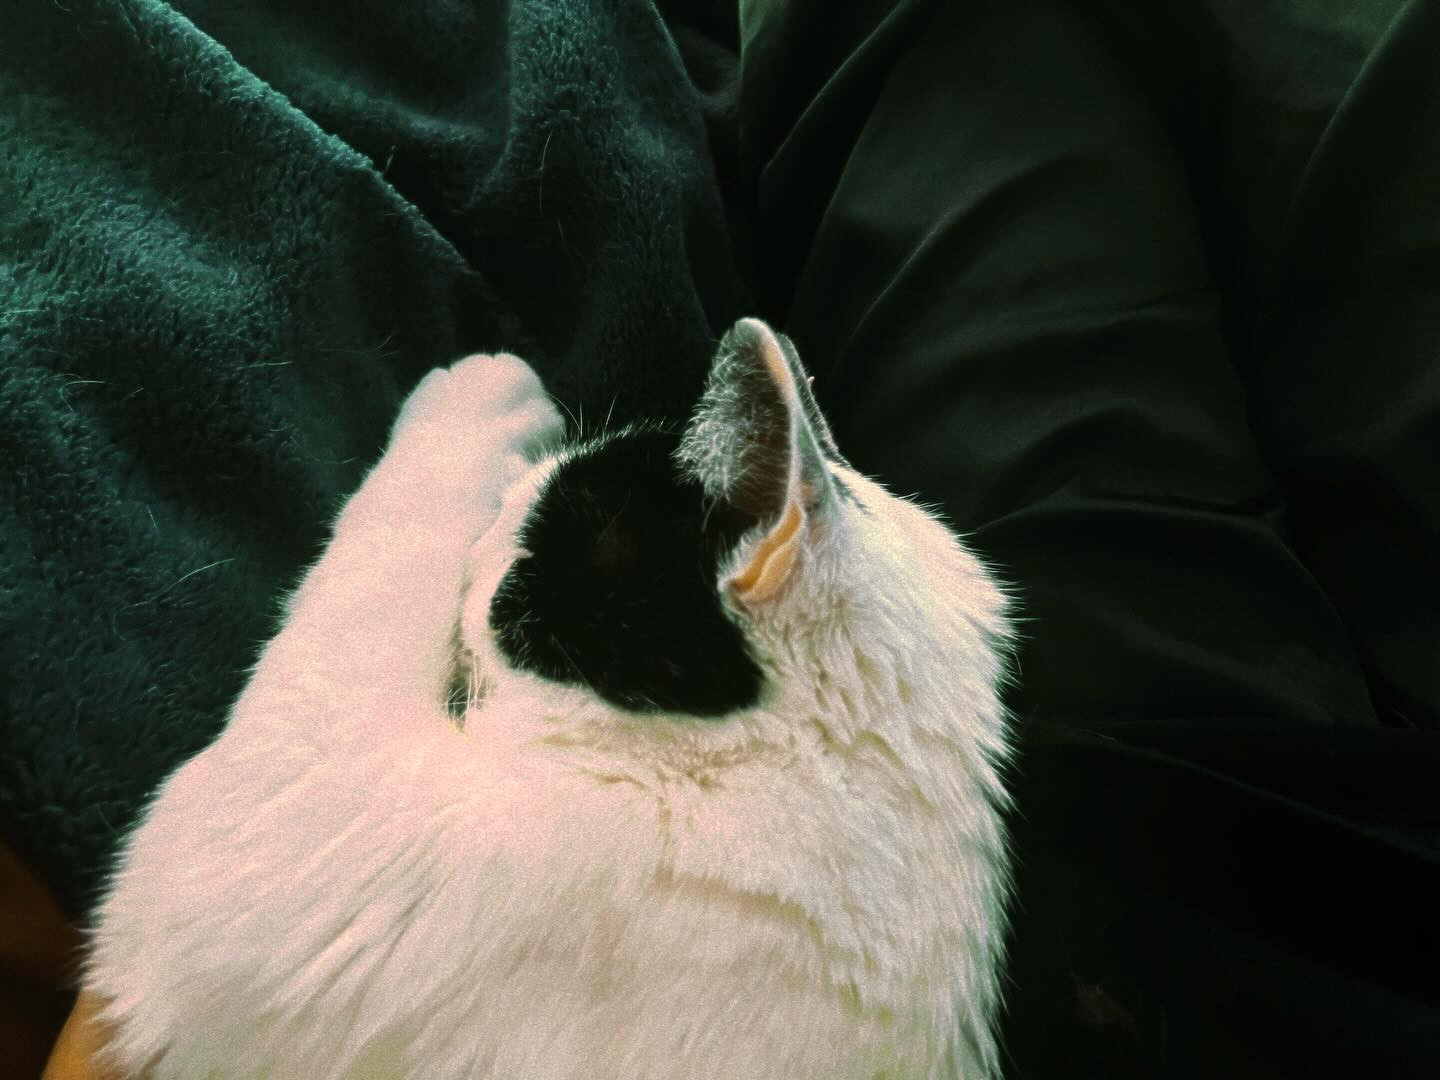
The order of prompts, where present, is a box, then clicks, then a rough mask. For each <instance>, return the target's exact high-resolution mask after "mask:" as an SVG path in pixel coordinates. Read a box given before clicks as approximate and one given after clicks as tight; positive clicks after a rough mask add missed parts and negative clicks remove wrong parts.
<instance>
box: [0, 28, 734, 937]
mask: <svg viewBox="0 0 1440 1080" xmlns="http://www.w3.org/2000/svg"><path fill="white" fill-rule="evenodd" d="M337 133H343V134H337ZM0 147H3V153H0V356H3V363H4V368H3V375H0V417H3V420H0V456H3V460H4V463H5V465H4V469H3V471H0V506H3V510H0V514H4V515H5V516H4V527H3V529H0V544H3V547H0V564H3V566H4V577H3V586H0V618H3V622H0V656H3V660H0V664H3V669H4V671H5V673H6V685H5V688H4V691H3V693H4V704H3V706H0V715H3V724H4V728H3V745H4V765H3V767H0V813H3V815H4V820H5V828H6V835H7V837H8V838H9V839H10V841H11V842H12V843H14V844H16V845H17V846H18V847H19V848H20V849H21V850H22V851H23V853H24V854H25V855H26V856H27V857H28V858H29V859H30V860H31V861H32V862H33V864H34V865H35V866H36V867H37V868H38V869H39V870H40V871H41V872H42V874H43V876H44V877H46V878H47V879H48V880H49V882H50V883H51V884H52V885H53V886H54V887H55V888H56V890H57V892H58V893H59V895H60V897H61V899H62V901H63V902H64V904H65V906H66V907H67V909H68V910H69V911H71V912H72V913H74V914H76V915H83V914H84V912H85V910H86V907H87V905H88V904H89V902H90V901H91V899H92V898H93V896H94V890H95V887H96V885H97V882H98V880H99V878H100V875H101V874H102V873H103V870H104V868H105V867H106V865H107V864H108V861H109V859H110V857H111V855H112V852H113V850H114V848H115V845H116V843H117V839H118V837H119V835H120V834H121V833H122V832H123V831H124V830H125V829H127V828H128V827H129V825H130V823H131V822H132V821H133V819H134V816H135V814H136V812H137V811H138V808H139V807H140V806H141V805H142V804H143V801H144V799H145V798H146V796H147V795H148V793H149V792H150V791H151V789H152V788H153V786H154V785H155V784H156V783H157V782H158V781H159V780H160V779H161V778H162V777H163V776H164V775H165V774H166V773H168V772H169V770H170V769H172V768H173V767H174V765H175V764H176V763H177V761H178V760H180V759H181V758H182V757H184V756H186V755H188V754H190V753H192V752H194V751H195V750H197V749H199V748H200V747H202V746H204V745H205V744H206V742H207V741H208V740H209V739H210V738H211V737H212V736H213V735H214V734H215V732H216V731H217V730H218V727H219V725H220V724H221V722H222V721H223V719H224V716H225V713H226V710H227V707H228V704H229V703H230V701H231V700H233V698H234V696H235V695H236V693H237V692H238V690H239V689H240V687H241V685H242V683H243V678H244V669H245V668H246V667H247V666H248V665H249V664H250V663H251V662H252V661H253V658H254V656H255V652H256V648H257V645H258V644H259V643H260V642H261V641H262V640H264V639H265V638H267V637H268V636H269V634H270V633H271V632H272V629H273V627H274V626H275V617H276V611H277V609H276V598H277V597H278V596H279V595H280V594H281V593H282V591H283V590H285V589H286V588H287V587H288V586H290V585H292V584H293V582H294V580H295V577H296V574H297V572H298V570H299V569H300V568H301V567H302V566H303V565H304V564H305V563H306V561H307V560H309V559H311V558H312V557H313V556H315V555H316V554H317V553H318V551H319V549H320V547H321V546H322V544H323V541H324V536H325V530H326V527H327V525H328V521H329V519H330V517H331V515H332V514H333V513H334V511H335V510H336V508H337V506H338V505H339V504H340V502H341V501H342V500H343V497H344V496H345V495H346V494H347V493H348V492H349V491H350V490H352V489H353V488H354V486H355V485H356V484H357V483H358V480H359V478H360V477H361V476H362V475H363V473H364V471H365V470H366V468H367V466H368V465H369V464H371V463H372V462H373V460H374V459H375V458H376V457H377V456H378V454H379V452H380V449H381V447H382V444H383V440H384V438H385V435H386V433H387V431H388V427H389V424H390V422H391V421H392V419H393V417H394V414H395V412H396V409H397V407H398V405H399V402H400V401H401V399H402V398H403V396H404V395H405V393H406V392H407V390H408V389H409V387H410V386H411V385H412V384H413V383H414V382H415V381H416V380H417V379H418V378H419V377H420V375H421V374H423V373H424V372H425V371H427V370H428V369H430V368H431V367H433V366H435V365H438V364H444V363H448V362H450V361H451V360H454V359H456V358H458V357H460V356H462V355H464V354H466V353H468V352H475V351H499V350H509V351H513V352H516V353H519V354H521V355H523V356H525V357H526V358H528V359H530V360H531V361H532V362H533V363H535V364H536V365H537V367H539V368H540V370H541V371H542V373H543V374H544V375H545V377H546V379H547V381H548V383H549V385H550V386H551V387H552V388H553V389H554V391H555V392H556V393H557V394H558V396H560V397H561V398H562V400H564V401H566V402H567V404H568V405H569V407H570V408H572V410H574V411H576V412H577V413H578V412H579V411H580V410H581V409H584V410H585V411H586V412H587V413H589V414H590V415H591V417H592V418H595V417H598V416H601V415H604V413H605V411H606V410H608V409H609V408H610V407H611V405H612V404H613V406H614V412H613V422H615V423H619V422H623V421H624V420H626V419H628V418H631V417H632V416H633V415H635V413H636V412H637V410H641V409H642V408H643V411H644V412H645V413H646V414H647V415H651V414H655V413H657V412H660V413H663V412H665V411H666V410H667V409H671V408H672V407H675V408H684V406H685V405H686V404H688V402H689V401H690V400H692V399H693V397H694V395H695V393H697V392H698V387H699V380H700V378H701V377H702V375H703V371H704V367H703V364H704V362H705V361H706V360H707V359H708V357H709V355H710V349H711V345H712V341H713V339H712V334H711V327H712V325H716V324H717V323H723V322H725V321H727V320H729V319H732V318H734V317H736V316H738V315H739V314H742V313H743V308H744V305H743V304H742V303H741V302H740V300H739V298H738V293H737V291H736V288H735V286H734V285H733V274H731V273H730V272H729V267H730V262H731V260H730V256H729V251H728V240H727V239H726V234H725V230H724V217H723V211H722V208H721V204H720V199H719V194H718V185H717V183H716V180H715V177H714V169H713V166H712V164H711V159H710V155H709V152H708V148H707V144H706V133H705V128H704V120H703V115H702V109H701V98H700V93H699V91H698V90H697V89H696V88H695V87H694V85H693V84H692V82H691V80H690V79H689V77H688V76H687V75H686V72H685V69H684V66H683V64H682V60H681V57H680V55H679V53H678V51H677V48H676V46H675V44H674V40H673V38H672V36H671V34H670V32H669V31H667V30H666V28H665V27H664V26H663V25H662V23H661V21H660V18H659V16H658V14H657V13H656V12H655V11H654V10H652V9H647V8H645V7H642V6H633V7H630V6H626V5H616V6H615V8H614V10H613V11H608V10H606V8H605V5H591V4H587V3H583V2H571V0H535V2H517V3H513V4H508V5H493V6H492V5H480V6H471V5H465V4H441V5H435V4H429V5H412V4H395V3H389V2H381V0H373V2H363V3H357V2H352V0H344V2H343V3H340V2H337V3H335V4H332V5H324V4H312V5H296V4H292V3H290V2H289V0H276V2H274V3H270V4H251V5H236V4H231V3H228V2H214V3H210V2H204V0H196V2H193V3H176V4H165V3H160V2H158V0H156V2H150V0H135V2H130V0H125V2H94V0H73V2H72V0H66V2H64V3H52V2H50V0H41V2H37V3H23V4H19V5H9V6H7V8H6V11H5V14H4V15H3V16H0ZM702 285H703V286H704V287H703V290H702V288H701V286H702ZM707 305H708V308H707ZM640 388H643V393H640V392H639V390H640ZM677 403H678V404H677Z"/></svg>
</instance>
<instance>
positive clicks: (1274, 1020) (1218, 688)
mask: <svg viewBox="0 0 1440 1080" xmlns="http://www.w3.org/2000/svg"><path fill="white" fill-rule="evenodd" d="M840 8H843V9H844V10H843V12H842V11H840V10H838V9H840ZM741 9H742V11H741V31H740V35H741V40H740V55H741V76H742V77H741V81H740V86H739V110H738V136H739V137H738V143H737V145H738V150H737V154H736V158H735V169H734V177H735V189H736V192H737V198H738V200H739V203H740V204H741V205H742V206H743V208H744V211H743V213H742V214H741V215H740V216H741V217H742V218H743V222H742V224H743V226H745V227H748V230H749V231H748V235H747V239H748V251H749V253H750V260H751V261H750V264H749V266H748V272H749V275H750V279H751V280H752V281H753V282H754V283H755V288H756V291H757V295H758V297H759V298H760V304H761V308H762V311H763V313H764V314H766V315H768V316H770V317H771V318H773V319H775V320H776V321H777V322H778V323H779V324H781V325H783V326H784V327H785V328H786V329H787V331H788V332H789V333H790V334H791V335H792V336H793V337H794V339H795V340H796V342H797V344H798V346H799V348H800V350H801V352H802V354H803V355H805V357H806V359H807V362H808V363H809V364H810V366H811V368H812V370H815V371H817V372H818V378H817V382H816V390H817V392H818V393H819V395H820V397H821V399H822V403H823V404H824V405H825V406H826V407H827V409H828V411H829V412H830V413H831V415H832V416H833V417H834V419H835V421H836V428H837V437H838V439H839V441H840V443H841V445H842V446H844V447H845V448H846V450H847V452H848V453H849V454H850V455H851V456H852V458H853V460H854V461H855V463H856V465H857V467H859V468H861V469H862V470H865V471H869V472H872V473H875V474H878V475H879V476H881V477H882V478H883V479H884V480H885V481H886V482H888V483H889V484H890V485H891V486H892V487H893V488H895V489H897V490H899V491H901V492H910V491H920V492H923V494H924V496H925V497H926V498H930V499H936V500H939V501H941V502H942V503H943V505H944V507H945V509H946V511H947V512H948V513H949V515H950V517H951V519H952V520H953V522H954V523H955V524H956V525H957V526H958V527H959V528H960V529H961V530H962V531H964V532H966V533H968V534H969V535H970V538H971V542H972V544H973V545H974V546H975V547H976V548H978V549H979V550H980V551H981V552H982V553H983V554H984V555H986V556H988V557H989V558H991V559H992V560H993V561H994V562H995V564H996V565H997V567H998V568H999V569H1000V571H1001V573H1002V576H1006V577H1008V578H1010V579H1012V580H1013V581H1015V582H1016V583H1018V585H1019V586H1020V592H1021V595H1022V596H1023V598H1024V599H1023V609H1022V614H1023V616H1024V618H1025V621H1024V622H1023V624H1022V637H1023V642H1022V646H1021V649H1020V653H1019V657H1018V674H1019V676H1020V679H1019V682H1018V684H1017V686H1016V688H1015V690H1014V692H1013V694H1012V700H1011V704H1012V705H1013V706H1014V708H1015V710H1016V712H1017V716H1018V718H1019V721H1020V729H1021V733H1022V736H1021V737H1022V749H1023V753H1022V758H1021V765H1020V768H1019V770H1018V774H1017V778H1016V782H1017V790H1018V792H1019V795H1020V803H1019V813H1018V815H1017V819H1016V823H1015V827H1016V832H1017V844H1018V849H1019V853H1020V858H1021V868H1020V878H1019V880H1020V891H1019V902H1018V908H1017V924H1016V934H1015V939H1014V947H1013V964H1012V967H1013V978H1014V987H1013V990H1012V993H1011V995H1010V999H1011V1010H1010V1017H1009V1030H1008V1032H1007V1039H1008V1047H1009V1054H1010V1059H1011V1075H1013V1076H1017V1077H1018V1076H1025V1077H1077V1076H1097V1077H1118V1076H1146V1077H1149V1076H1166V1077H1182V1076H1183V1077H1197V1078H1200V1077H1205V1078H1209V1077H1222V1076H1223V1077H1240V1076H1244V1077H1251V1076H1254V1077H1282V1076H1284V1077H1288V1076H1296V1077H1300V1076H1305V1077H1311V1076H1355V1077H1359V1076H1386V1077H1390V1076H1395V1077H1400V1076H1423V1075H1434V1074H1435V1070H1436V1069H1437V1068H1440V978H1437V977H1436V975H1435V973H1434V966H1435V965H1434V957H1435V956H1437V955H1440V935H1437V932H1436V929H1435V918H1436V911H1437V910H1440V907H1437V901H1440V860H1437V853H1440V843H1437V842H1436V836H1437V835H1440V833H1437V826H1440V796H1436V795H1435V794H1433V793H1432V792H1433V790H1434V785H1435V783H1436V777H1437V767H1440V664H1437V663H1436V660H1437V659H1440V572H1437V565H1440V564H1437V557H1436V553H1437V550H1440V64H1437V63H1436V62H1435V59H1434V58H1435V56H1436V55H1440V54H1437V52H1436V49H1437V48H1440V6H1437V5H1435V4H1431V3H1424V2H1419V3H1409V4H1399V3H1394V4H1390V5H1385V4H1379V5H1373V6H1371V7H1370V8H1369V10H1368V11H1366V12H1363V13H1362V12H1357V11H1356V10H1354V9H1353V6H1350V7H1347V6H1345V5H1338V4H1331V3H1324V4H1315V3H1308V2H1305V3H1301V2H1295V3H1274V4H1265V5H1242V4H1235V3H1227V2H1222V0H1195V2H1191V3H1186V4H1182V5H1153V4H1152V5H1146V4H1125V3H1121V2H1118V0H1112V2H1109V3H1101V4H1071V3H1065V2H1053V3H1052V2H1045V0H1035V2H1031V0H1007V2H1005V3H999V2H995V3H986V2H979V3H951V2H933V3H927V2H915V3H900V4H897V5H893V6H892V5H889V4H880V3H874V4H846V5H832V4H830V3H828V0H824V2H822V0H814V2H802V0H796V2H792V3H788V4H761V3H756V4H753V5H746V4H742V5H741ZM1382 9H1384V10H1382Z"/></svg>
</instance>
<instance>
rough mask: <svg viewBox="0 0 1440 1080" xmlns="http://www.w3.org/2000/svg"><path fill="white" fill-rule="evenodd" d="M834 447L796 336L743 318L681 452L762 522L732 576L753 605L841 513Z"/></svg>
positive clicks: (711, 493)
mask: <svg viewBox="0 0 1440 1080" xmlns="http://www.w3.org/2000/svg"><path fill="white" fill-rule="evenodd" d="M827 456H829V457H831V458H833V459H835V460H841V459H840V457H839V454H838V452H836V450H835V443H834V440H833V439H832V438H831V436H830V430H829V428H828V427H826V425H825V420H824V418H823V417H822V416H821V415H820V410H819V408H818V406H817V405H816V404H815V399H814V398H813V397H812V396H811V394H810V388H809V381H808V379H807V378H806V375H805V370H804V368H803V367H801V366H800V359H799V357H798V356H797V355H796V354H795V349H794V346H793V345H791V344H790V342H789V340H788V339H786V338H784V337H782V336H781V335H779V334H776V333H775V331H773V330H771V329H770V327H769V326H767V325H766V324H765V323H763V322H761V321H760V320H759V319H742V320H740V321H739V322H738V323H736V324H735V325H734V326H733V327H732V328H731V329H730V330H729V331H728V332H727V333H726V334H725V336H724V338H722V339H721V341H720V347H719V350H718V351H717V353H716V355H715V359H714V361H712V363H711V366H710V375H709V379H708V381H707V382H706V386H705V393H704V395H703V396H702V397H701V399H700V406H699V408H698V409H697V410H696V413H695V416H694V418H693V419H692V420H691V422H690V425H689V427H688V428H687V429H686V432H685V436H684V438H683V439H682V440H681V444H680V455H679V460H680V464H681V467H682V468H684V469H686V470H687V471H688V472H690V473H691V475H693V476H695V477H696V478H697V479H698V480H699V481H700V483H701V484H702V485H703V486H704V488H705V493H706V495H707V497H709V498H711V499H714V500H715V501H716V502H718V503H723V504H724V505H725V506H728V507H730V508H731V509H733V510H735V511H736V512H738V513H739V514H740V515H742V517H743V518H744V519H746V520H748V521H749V522H750V524H751V525H752V527H753V526H754V525H760V526H763V532H762V533H761V536H760V539H759V540H758V542H756V543H755V544H753V545H752V546H751V548H750V549H749V550H748V551H747V552H746V558H745V561H744V563H743V564H742V566H741V567H740V569H739V570H738V571H736V573H735V574H734V575H732V577H731V578H730V580H729V582H728V583H727V584H728V587H729V589H730V590H731V593H732V595H734V597H735V598H736V599H737V600H738V601H740V602H741V603H742V604H745V605H746V606H747V607H754V606H757V605H759V604H763V603H764V602H765V601H767V600H769V599H770V598H771V597H773V596H774V595H776V594H777V593H778V592H779V590H780V589H781V587H782V586H783V585H784V584H785V583H786V582H787V581H788V580H789V579H790V578H791V576H792V575H793V574H794V572H795V570H796V568H797V566H798V557H799V555H800V552H801V551H802V550H803V548H804V546H805V545H806V544H808V543H810V542H811V540H812V539H813V536H814V527H815V526H816V525H820V526H822V527H823V523H824V521H825V520H826V518H827V517H828V516H829V515H831V514H833V513H834V510H835V507H836V490H835V484H834V481H833V480H832V479H831V477H830V472H829V470H828V469H827V468H826V464H825V459H826V457H827Z"/></svg>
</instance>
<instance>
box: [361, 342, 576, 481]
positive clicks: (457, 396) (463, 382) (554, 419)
mask: <svg viewBox="0 0 1440 1080" xmlns="http://www.w3.org/2000/svg"><path fill="white" fill-rule="evenodd" d="M563 432H564V424H563V422H562V421H561V419H560V414H559V413H558V412H557V411H556V409H555V406H554V404H553V403H552V402H551V401H550V398H549V396H548V395H547V394H546V393H545V387H544V385H543V384H542V383H541V382H540V376H538V375H537V374H536V373H535V370H534V368H532V367H531V366H530V365H529V364H527V363H526V362H525V361H524V360H521V359H520V358H519V357H518V356H512V355H510V354H509V353H497V354H494V355H478V356H468V357H466V358H465V359H463V360H458V361H456V362H455V363H454V364H452V365H451V366H450V367H448V368H436V369H435V370H434V371H432V372H430V373H429V374H428V375H426V376H425V377H424V378H423V379H421V380H420V382H419V384H418V385H417V386H416V387H415V389H414V390H413V391H412V392H411V394H410V396H409V397H408V398H407V399H406V400H405V404H404V405H403V406H402V407H401V409H400V415H399V416H398V417H397V418H396V421H395V426H394V428H393V430H392V432H391V437H390V440H391V446H392V447H394V446H396V445H398V444H399V443H402V442H406V441H425V442H429V443H431V444H433V445H435V446H437V447H443V448H444V450H445V451H446V456H447V457H452V458H473V457H474V456H475V455H495V454H503V455H513V454H520V455H522V456H524V457H526V458H533V457H534V456H535V455H537V454H538V453H540V452H541V451H542V450H543V449H544V448H545V447H547V446H548V445H550V444H551V443H553V442H555V441H558V439H559V438H560V436H561V435H562V434H563Z"/></svg>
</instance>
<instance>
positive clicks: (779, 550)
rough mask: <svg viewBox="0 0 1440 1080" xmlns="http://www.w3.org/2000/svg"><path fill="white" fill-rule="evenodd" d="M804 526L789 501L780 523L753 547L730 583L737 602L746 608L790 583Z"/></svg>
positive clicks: (800, 513)
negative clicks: (750, 553)
mask: <svg viewBox="0 0 1440 1080" xmlns="http://www.w3.org/2000/svg"><path fill="white" fill-rule="evenodd" d="M804 524H805V512H804V511H803V510H802V509H801V508H800V506H799V504H798V503H796V502H795V501H794V500H793V499H792V500H790V501H789V502H788V503H787V504H786V506H785V513H784V514H783V515H782V516H781V518H780V520H779V522H778V523H776V525H775V527H774V528H773V529H771V530H770V531H769V532H768V533H766V534H765V535H764V536H763V537H762V538H761V539H760V543H758V544H757V545H755V552H754V554H753V555H751V557H750V561H749V562H748V563H746V564H745V566H744V567H742V568H741V570H740V572H739V573H737V574H736V575H735V576H734V577H733V578H731V579H730V588H731V589H733V590H734V591H735V595H736V598H737V599H739V600H740V601H741V602H742V603H744V604H745V605H746V606H747V607H753V606H754V605H756V604H761V603H764V602H765V601H766V600H769V599H770V598H771V597H772V596H774V595H775V594H776V593H778V592H779V591H780V588H781V586H783V585H784V584H785V582H786V581H788V580H789V579H790V576H791V573H792V572H793V571H794V569H795V558H796V556H797V555H798V554H799V551H800V537H801V534H802V532H803V531H804V530H803V526H804Z"/></svg>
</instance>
